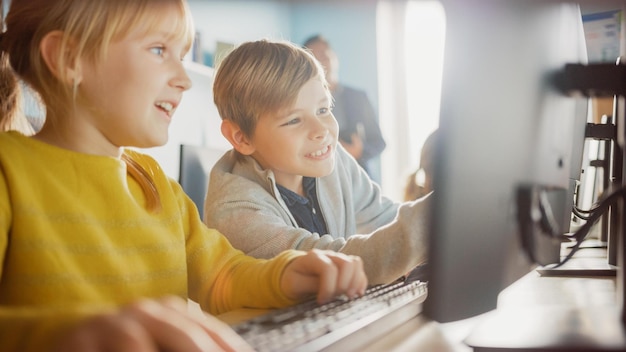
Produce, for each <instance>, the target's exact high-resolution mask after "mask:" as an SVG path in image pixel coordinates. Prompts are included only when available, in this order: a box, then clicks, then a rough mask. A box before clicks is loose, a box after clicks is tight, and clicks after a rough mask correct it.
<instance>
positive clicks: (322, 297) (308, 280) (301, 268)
mask: <svg viewBox="0 0 626 352" xmlns="http://www.w3.org/2000/svg"><path fill="white" fill-rule="evenodd" d="M281 288H282V289H283V292H285V294H286V295H287V296H288V297H291V298H295V299H302V298H306V297H307V296H310V295H311V294H317V302H318V303H320V304H321V303H326V302H328V301H330V300H332V299H333V298H335V297H337V296H340V295H343V294H345V295H346V296H348V297H351V298H354V297H358V296H361V295H363V294H364V293H365V289H366V288H367V277H366V276H365V272H364V271H363V261H362V260H361V258H360V257H357V256H352V255H346V254H342V253H337V252H334V251H322V250H316V249H314V250H311V251H309V252H307V254H306V255H304V256H302V257H298V258H296V259H294V260H293V261H292V262H291V263H289V265H288V266H287V267H286V268H285V271H284V273H283V276H282V280H281Z"/></svg>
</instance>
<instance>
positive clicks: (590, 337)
mask: <svg viewBox="0 0 626 352" xmlns="http://www.w3.org/2000/svg"><path fill="white" fill-rule="evenodd" d="M584 253H585V252H584V251H581V254H584ZM568 264H570V263H568ZM570 265H571V266H572V267H582V268H588V267H597V268H603V269H604V268H606V266H607V264H606V257H604V258H602V257H596V256H594V255H591V256H585V255H583V256H579V257H577V258H576V259H573V260H572V262H571V264H570ZM620 314H621V312H620V311H619V309H618V302H617V297H616V278H615V277H614V276H587V277H559V276H548V277H546V276H541V275H539V274H538V273H537V271H534V270H533V271H532V272H530V273H528V274H527V275H525V276H524V277H522V278H521V279H520V280H518V281H516V282H515V283H513V284H512V285H511V286H509V287H507V288H506V289H505V290H503V291H502V292H501V293H500V295H499V297H498V308H497V309H496V310H494V311H492V312H490V313H489V314H488V315H487V316H486V317H485V318H484V319H483V320H482V321H481V322H480V323H479V324H477V326H476V327H475V328H474V329H473V330H472V333H471V335H470V336H469V337H468V338H467V339H466V340H465V341H466V342H467V343H468V344H469V345H471V346H473V347H474V350H475V351H480V352H484V351H498V350H505V349H506V350H508V351H512V350H523V351H537V350H541V351H557V350H558V351H569V350H572V349H578V350H581V349H583V350H585V351H625V350H626V330H625V329H624V325H623V324H622V322H621V317H620Z"/></svg>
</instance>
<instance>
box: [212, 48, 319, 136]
mask: <svg viewBox="0 0 626 352" xmlns="http://www.w3.org/2000/svg"><path fill="white" fill-rule="evenodd" d="M316 77H317V78H320V79H321V80H322V82H323V83H324V86H325V87H326V91H327V94H328V95H329V98H330V91H329V90H328V84H327V83H326V78H325V77H324V70H323V68H322V67H321V66H320V64H319V63H318V61H317V60H316V59H315V58H314V57H313V55H311V53H309V52H308V51H306V50H304V49H302V48H300V47H298V46H296V45H294V44H293V43H290V42H287V41H276V42H271V41H268V40H259V41H254V42H246V43H243V44H241V45H239V46H238V47H237V48H235V49H234V50H233V51H231V52H230V53H229V54H228V55H227V56H226V57H225V58H224V59H223V60H222V61H221V62H220V64H219V66H218V67H217V71H216V74H215V81H214V83H213V99H214V101H215V105H216V106H217V110H218V112H219V114H220V116H221V118H222V119H223V120H229V121H232V122H233V123H235V124H236V125H237V126H239V128H240V129H241V130H242V132H243V133H244V134H245V135H246V136H247V137H251V136H252V135H253V133H254V130H255V128H256V123H257V121H258V120H259V118H260V117H261V116H264V115H266V114H271V113H276V112H278V111H280V110H281V109H284V108H288V107H290V106H292V105H293V104H294V103H295V101H296V99H297V97H298V92H299V91H300V88H302V86H304V84H306V83H307V82H308V81H309V80H310V79H312V78H316Z"/></svg>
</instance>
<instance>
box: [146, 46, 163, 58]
mask: <svg viewBox="0 0 626 352" xmlns="http://www.w3.org/2000/svg"><path fill="white" fill-rule="evenodd" d="M150 51H152V52H153V53H154V54H156V55H158V56H163V52H164V51H165V48H164V47H162V46H155V47H153V48H150Z"/></svg>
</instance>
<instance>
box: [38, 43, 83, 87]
mask: <svg viewBox="0 0 626 352" xmlns="http://www.w3.org/2000/svg"><path fill="white" fill-rule="evenodd" d="M63 36H64V35H63V32H62V31H52V32H50V33H48V34H46V35H45V36H44V37H43V39H42V40H41V43H40V44H39V49H40V50H41V56H42V57H43V60H44V62H45V63H46V65H47V66H48V69H49V70H50V72H52V74H53V75H54V76H55V77H56V78H58V79H59V80H61V81H63V82H65V83H67V84H70V85H74V86H75V85H78V84H79V83H80V81H81V80H82V75H81V71H80V65H79V63H78V60H76V57H75V55H74V53H73V51H74V50H73V49H74V48H73V45H72V42H71V41H68V42H67V45H66V46H65V48H64V47H63V45H62V43H63Z"/></svg>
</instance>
